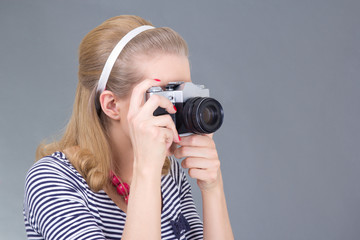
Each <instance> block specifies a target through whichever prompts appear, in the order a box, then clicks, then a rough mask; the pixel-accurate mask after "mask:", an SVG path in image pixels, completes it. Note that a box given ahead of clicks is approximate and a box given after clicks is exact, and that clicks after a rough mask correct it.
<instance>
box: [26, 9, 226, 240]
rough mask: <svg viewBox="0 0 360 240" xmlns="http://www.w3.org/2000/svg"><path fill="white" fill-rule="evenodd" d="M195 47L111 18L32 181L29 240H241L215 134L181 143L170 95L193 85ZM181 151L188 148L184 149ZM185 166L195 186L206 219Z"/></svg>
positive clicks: (91, 41) (94, 37) (92, 35)
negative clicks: (61, 129) (175, 86)
mask: <svg viewBox="0 0 360 240" xmlns="http://www.w3.org/2000/svg"><path fill="white" fill-rule="evenodd" d="M187 56H188V49H187V45H186V43H185V41H184V40H183V39H182V38H181V37H180V36H179V35H178V34H177V33H176V32H174V31H173V30H172V29H170V28H164V27H162V28H154V27H152V25H151V24H150V23H149V22H148V21H145V20H144V19H142V18H140V17H137V16H118V17H114V18H111V19H109V20H107V21H105V22H104V23H102V24H101V25H100V26H98V27H96V28H95V29H93V30H92V31H91V32H89V33H88V34H87V35H86V36H85V38H84V39H83V41H82V42H81V44H80V48H79V83H78V86H77V91H76V97H75V103H74V109H73V114H72V116H71V119H70V121H69V123H68V125H67V128H66V130H65V133H64V135H63V137H62V138H61V140H60V141H58V142H53V143H50V144H47V145H44V144H42V145H40V146H39V147H38V150H37V159H39V160H38V161H37V162H36V163H35V164H34V166H33V167H32V168H31V169H30V170H29V172H28V174H27V177H26V183H25V199H24V219H25V226H26V231H27V235H28V238H29V239H123V240H126V239H131V240H133V239H203V238H204V239H217V240H218V239H233V235H232V230H231V225H230V221H229V217H228V212H227V207H226V201H225V196H224V190H223V183H222V177H221V171H220V161H219V159H218V155H217V151H216V147H215V143H214V141H213V139H212V134H209V135H205V134H204V135H201V134H193V135H191V136H184V137H182V138H180V136H179V135H178V132H177V130H176V127H175V125H174V122H173V120H172V119H171V117H170V115H162V116H153V112H154V111H155V109H157V108H158V107H162V108H165V109H166V110H167V111H168V112H169V113H175V112H176V111H177V110H176V109H175V108H174V106H173V105H172V103H171V102H170V101H169V100H168V99H167V98H165V97H161V96H157V95H153V96H151V97H150V98H149V99H148V100H147V101H146V102H145V101H144V93H145V92H146V90H148V89H149V88H150V87H153V86H160V87H163V86H166V85H167V83H169V82H174V81H184V82H190V81H191V78H190V69H189V62H188V57H187ZM177 145H179V146H180V147H177ZM172 155H174V156H175V157H177V158H183V157H187V158H186V159H185V160H183V161H182V163H181V166H182V167H183V168H186V169H188V171H189V175H190V176H191V177H192V178H195V179H197V184H198V186H199V188H200V190H201V193H202V199H203V221H201V219H200V217H199V215H198V213H197V211H196V208H195V205H194V202H193V199H192V195H191V189H190V185H189V183H188V181H187V179H186V176H185V174H184V172H183V170H182V168H181V167H180V166H179V164H178V162H177V161H176V160H175V159H174V158H173V157H172Z"/></svg>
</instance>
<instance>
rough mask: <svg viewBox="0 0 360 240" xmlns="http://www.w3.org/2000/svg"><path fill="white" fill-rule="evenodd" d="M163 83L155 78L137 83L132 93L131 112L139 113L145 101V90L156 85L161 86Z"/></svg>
mask: <svg viewBox="0 0 360 240" xmlns="http://www.w3.org/2000/svg"><path fill="white" fill-rule="evenodd" d="M160 84H161V82H160V80H155V79H146V80H144V81H142V82H140V83H139V84H138V85H136V86H135V87H134V88H133V90H132V93H131V98H130V105H129V112H130V113H137V112H138V111H139V109H140V107H141V106H142V103H143V101H144V94H145V92H146V91H147V90H148V89H149V88H151V87H154V86H159V85H160Z"/></svg>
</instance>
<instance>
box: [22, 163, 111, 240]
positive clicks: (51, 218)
mask: <svg viewBox="0 0 360 240" xmlns="http://www.w3.org/2000/svg"><path fill="white" fill-rule="evenodd" d="M75 178H76V176H75V175H74V174H73V173H72V172H71V171H70V170H68V169H66V166H65V165H64V163H62V162H60V161H58V160H56V159H53V158H51V157H46V158H44V159H42V160H40V161H39V162H37V163H36V164H35V165H34V166H33V167H32V168H31V169H30V170H29V172H28V174H27V177H26V181H25V197H24V218H25V224H26V229H27V231H28V229H29V228H31V229H32V233H29V232H28V237H29V238H30V235H32V236H34V234H37V235H38V236H41V237H42V239H49V240H50V239H105V237H104V235H103V233H102V231H101V229H100V228H99V226H98V225H97V223H96V221H95V218H94V216H93V215H92V214H91V212H90V210H89V208H88V207H87V202H86V200H85V198H84V193H83V192H82V191H83V190H82V189H81V187H79V184H78V183H76V180H75Z"/></svg>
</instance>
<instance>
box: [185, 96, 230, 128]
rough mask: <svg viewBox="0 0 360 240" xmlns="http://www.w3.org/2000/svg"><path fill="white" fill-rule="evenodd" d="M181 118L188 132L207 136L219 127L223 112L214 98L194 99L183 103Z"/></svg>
mask: <svg viewBox="0 0 360 240" xmlns="http://www.w3.org/2000/svg"><path fill="white" fill-rule="evenodd" d="M182 118H183V121H184V125H185V127H186V128H187V129H188V130H189V131H190V132H193V133H206V134H208V133H213V132H215V131H216V130H218V129H219V128H220V127H221V125H222V123H223V120H224V111H223V108H222V106H221V104H220V103H219V102H218V101H217V100H215V99H214V98H209V97H195V98H190V99H188V100H187V101H186V102H185V105H184V109H183V116H182Z"/></svg>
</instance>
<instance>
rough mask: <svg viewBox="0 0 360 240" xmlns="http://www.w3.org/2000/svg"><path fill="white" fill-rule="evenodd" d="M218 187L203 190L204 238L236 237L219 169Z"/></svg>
mask: <svg viewBox="0 0 360 240" xmlns="http://www.w3.org/2000/svg"><path fill="white" fill-rule="evenodd" d="M219 180H220V184H219V186H218V187H216V188H213V189H209V190H203V191H201V195H202V202H203V217H204V239H234V236H233V233H232V229H231V225H230V220H229V214H228V210H227V206H226V200H225V194H224V189H223V184H222V177H221V171H220V169H219Z"/></svg>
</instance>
